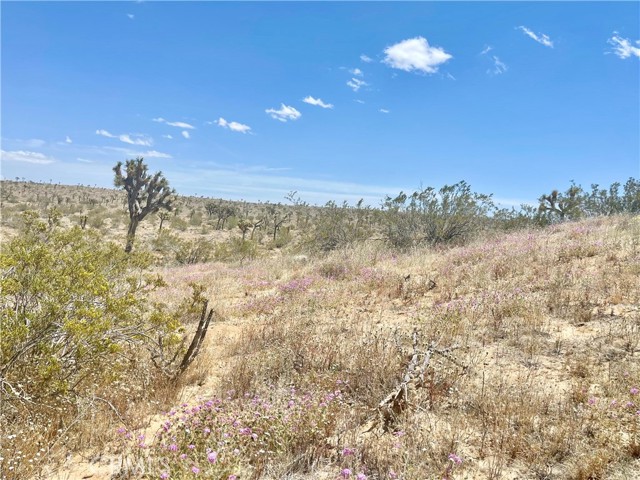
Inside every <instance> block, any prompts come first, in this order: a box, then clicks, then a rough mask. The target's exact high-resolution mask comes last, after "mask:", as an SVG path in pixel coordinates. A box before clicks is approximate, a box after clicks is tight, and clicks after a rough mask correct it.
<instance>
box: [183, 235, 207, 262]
mask: <svg viewBox="0 0 640 480" xmlns="http://www.w3.org/2000/svg"><path fill="white" fill-rule="evenodd" d="M212 252H213V247H212V246H211V242H210V241H209V240H207V239H204V238H199V239H197V240H191V241H186V242H181V243H180V245H179V247H178V249H177V250H176V261H177V262H178V263H181V264H189V265H191V264H194V263H204V262H206V261H208V260H209V259H210V258H211V254H212Z"/></svg>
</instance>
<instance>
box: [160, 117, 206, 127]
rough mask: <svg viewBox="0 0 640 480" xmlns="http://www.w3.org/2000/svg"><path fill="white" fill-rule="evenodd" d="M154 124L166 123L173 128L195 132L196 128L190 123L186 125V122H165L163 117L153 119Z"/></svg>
mask: <svg viewBox="0 0 640 480" xmlns="http://www.w3.org/2000/svg"><path fill="white" fill-rule="evenodd" d="M152 120H153V121H154V122H158V123H166V124H167V125H171V126H172V127H178V128H189V129H191V130H195V128H196V127H194V126H193V125H191V124H190V123H185V122H170V121H168V120H165V119H164V118H162V117H157V118H154V119H152Z"/></svg>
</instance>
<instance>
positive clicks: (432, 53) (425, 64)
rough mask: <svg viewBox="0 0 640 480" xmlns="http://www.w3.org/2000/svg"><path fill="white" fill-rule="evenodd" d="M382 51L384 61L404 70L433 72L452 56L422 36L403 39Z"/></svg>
mask: <svg viewBox="0 0 640 480" xmlns="http://www.w3.org/2000/svg"><path fill="white" fill-rule="evenodd" d="M384 53H385V58H384V60H383V62H384V63H386V64H387V65H389V66H390V67H391V68H397V69H399V70H404V71H405V72H411V71H413V70H418V71H420V72H424V73H435V72H437V71H438V67H439V66H440V65H442V64H443V63H445V62H446V61H447V60H449V59H451V58H453V56H452V55H450V54H448V53H447V52H445V51H444V50H443V49H442V48H440V47H432V46H430V45H429V42H427V39H426V38H424V37H416V38H410V39H408V40H403V41H402V42H399V43H396V44H395V45H391V46H390V47H387V48H385V50H384Z"/></svg>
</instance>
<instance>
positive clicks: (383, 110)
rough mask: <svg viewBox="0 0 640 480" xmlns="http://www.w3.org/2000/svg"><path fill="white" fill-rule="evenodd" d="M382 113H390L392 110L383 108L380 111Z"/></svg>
mask: <svg viewBox="0 0 640 480" xmlns="http://www.w3.org/2000/svg"><path fill="white" fill-rule="evenodd" d="M378 111H379V112H380V113H390V110H387V109H386V108H381V109H380V110H378Z"/></svg>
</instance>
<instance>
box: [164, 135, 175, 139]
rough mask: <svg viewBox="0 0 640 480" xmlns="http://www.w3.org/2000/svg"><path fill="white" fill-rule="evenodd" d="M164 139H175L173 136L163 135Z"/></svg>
mask: <svg viewBox="0 0 640 480" xmlns="http://www.w3.org/2000/svg"><path fill="white" fill-rule="evenodd" d="M162 137H163V138H169V139H172V138H173V136H172V135H162Z"/></svg>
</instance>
